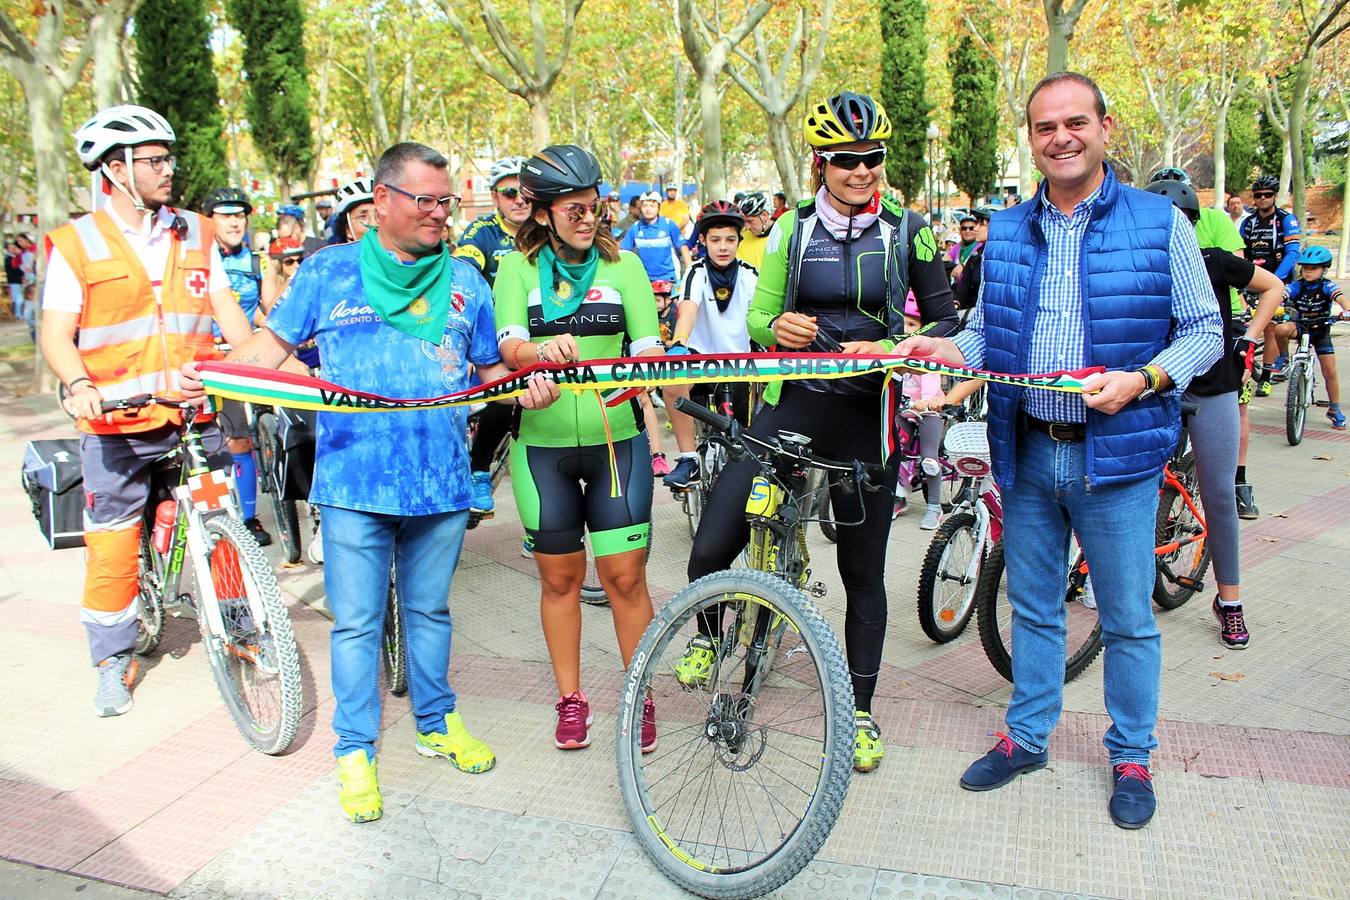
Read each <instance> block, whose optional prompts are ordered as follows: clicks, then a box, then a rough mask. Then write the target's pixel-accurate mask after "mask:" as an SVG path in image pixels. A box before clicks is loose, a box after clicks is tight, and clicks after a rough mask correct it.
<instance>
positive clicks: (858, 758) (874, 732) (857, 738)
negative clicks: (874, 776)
mask: <svg viewBox="0 0 1350 900" xmlns="http://www.w3.org/2000/svg"><path fill="white" fill-rule="evenodd" d="M885 755H886V748H885V746H883V745H882V743H881V729H880V728H878V727H877V723H876V721H875V720H873V718H872V714H871V713H867V712H863V711H862V710H860V709H859V710H854V712H853V771H855V772H870V771H872V770H873V769H875V768H876V767H877V766H879V765H881V758H882V757H883V756H885Z"/></svg>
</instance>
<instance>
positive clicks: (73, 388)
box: [66, 375, 98, 393]
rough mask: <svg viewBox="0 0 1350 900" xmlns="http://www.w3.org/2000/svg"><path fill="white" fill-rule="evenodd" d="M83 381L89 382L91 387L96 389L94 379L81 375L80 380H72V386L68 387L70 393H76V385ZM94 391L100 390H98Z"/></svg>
mask: <svg viewBox="0 0 1350 900" xmlns="http://www.w3.org/2000/svg"><path fill="white" fill-rule="evenodd" d="M81 381H87V382H89V386H90V387H94V379H92V378H90V377H89V376H88V375H81V376H80V377H79V378H76V379H74V380H72V381H71V382H70V384H68V385H66V390H68V391H70V392H71V393H74V392H75V385H77V384H79V383H80V382H81ZM94 389H95V390H98V389H97V388H94Z"/></svg>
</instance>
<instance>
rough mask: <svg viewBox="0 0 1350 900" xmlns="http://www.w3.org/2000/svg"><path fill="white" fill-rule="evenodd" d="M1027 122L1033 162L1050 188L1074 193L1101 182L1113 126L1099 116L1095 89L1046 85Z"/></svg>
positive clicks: (1071, 83)
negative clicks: (1100, 177)
mask: <svg viewBox="0 0 1350 900" xmlns="http://www.w3.org/2000/svg"><path fill="white" fill-rule="evenodd" d="M1027 118H1028V120H1029V122H1030V125H1029V131H1030V133H1031V153H1032V157H1033V158H1034V159H1035V161H1036V168H1038V169H1040V170H1041V172H1042V174H1044V175H1045V177H1046V179H1047V180H1048V181H1049V182H1050V184H1051V186H1053V187H1055V188H1056V189H1058V190H1063V191H1073V190H1074V189H1075V188H1076V187H1082V186H1085V185H1089V184H1091V183H1092V182H1094V181H1095V180H1096V179H1097V178H1098V177H1099V175H1100V173H1101V170H1102V161H1103V160H1105V159H1106V145H1107V143H1108V142H1109V141H1110V139H1111V128H1112V126H1113V124H1114V123H1113V122H1112V119H1111V117H1110V116H1099V115H1098V113H1097V106H1096V97H1095V96H1094V95H1093V92H1092V90H1091V89H1090V88H1088V87H1087V86H1086V85H1083V84H1080V83H1078V82H1076V81H1058V82H1055V83H1054V84H1049V85H1046V86H1045V87H1043V88H1041V90H1040V92H1039V93H1037V94H1036V96H1035V97H1034V98H1033V99H1032V101H1031V105H1030V106H1029V107H1028V109H1027Z"/></svg>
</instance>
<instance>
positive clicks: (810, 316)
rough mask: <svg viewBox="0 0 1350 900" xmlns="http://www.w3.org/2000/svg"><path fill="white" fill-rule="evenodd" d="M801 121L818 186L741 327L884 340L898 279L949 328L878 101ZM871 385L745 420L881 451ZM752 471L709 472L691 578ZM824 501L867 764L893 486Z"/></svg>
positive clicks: (807, 389)
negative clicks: (892, 193)
mask: <svg viewBox="0 0 1350 900" xmlns="http://www.w3.org/2000/svg"><path fill="white" fill-rule="evenodd" d="M804 124H805V132H806V140H807V143H808V144H810V145H811V147H812V148H814V151H813V160H812V167H811V172H812V181H813V187H814V188H815V191H816V194H815V197H814V198H813V199H812V200H811V201H810V202H808V203H805V204H801V205H799V206H797V207H796V208H795V209H789V210H788V211H787V212H785V213H783V215H782V216H781V217H779V219H778V220H777V221H776V222H775V223H774V226H773V230H772V231H770V232H769V238H768V241H767V243H766V245H765V251H764V262H763V264H762V265H761V266H760V270H759V279H758V281H757V282H756V283H755V296H754V299H753V300H751V302H750V310H749V312H748V313H747V314H746V323H747V325H748V326H749V332H750V339H751V340H753V341H756V342H758V343H760V344H763V345H765V346H768V345H769V344H777V345H779V346H780V347H784V348H787V349H791V350H802V349H806V350H813V351H831V350H833V351H835V352H843V353H886V352H889V351H890V349H891V348H892V347H893V346H894V345H895V343H896V342H898V340H899V339H900V337H901V336H902V335H903V334H904V332H905V324H904V311H905V297H906V294H907V293H908V292H909V291H913V293H914V298H915V300H916V301H917V303H918V308H919V318H920V321H921V322H922V323H924V324H923V327H922V328H921V330H923V331H925V333H929V334H947V333H948V332H949V331H954V330H955V326H956V310H955V308H954V307H953V306H952V294H951V287H950V285H949V283H948V281H947V273H946V270H945V269H944V268H943V265H942V260H941V259H940V258H939V257H938V255H937V245H936V243H935V242H934V239H933V232H932V230H931V229H929V227H928V226H927V224H926V223H925V222H924V221H923V219H921V218H920V217H919V216H918V215H916V214H914V213H912V212H907V211H906V210H904V209H903V208H901V207H899V206H895V205H892V204H891V203H890V201H888V200H883V199H882V197H881V194H880V193H879V191H878V187H879V185H880V182H881V170H882V165H883V163H884V162H885V160H886V148H885V144H884V143H883V142H884V141H885V140H886V138H888V137H890V134H891V122H890V119H889V118H888V117H887V116H886V112H885V110H883V109H882V108H881V106H880V105H879V104H878V103H876V102H875V101H873V100H872V98H870V97H867V96H863V95H860V94H852V93H847V92H845V93H842V94H838V95H836V96H834V97H831V98H830V99H829V100H827V101H825V102H824V103H818V104H816V105H815V106H814V107H812V109H811V110H810V112H808V113H807V116H806V120H805V123H804ZM882 384H883V378H882V377H879V376H872V375H863V376H858V377H854V378H840V379H830V380H825V379H822V380H803V381H792V382H788V383H787V384H786V385H784V386H783V387H782V389H781V391H775V390H773V389H772V388H770V390H769V391H768V392H766V394H765V401H766V403H769V404H772V408H770V409H766V410H764V411H761V412H760V413H759V415H758V417H757V418H756V419H755V422H754V424H753V425H752V426H751V428H750V431H751V433H752V434H756V435H759V436H761V437H766V436H773V435H775V434H776V433H777V432H778V431H780V430H783V431H793V432H797V433H799V434H803V435H806V436H807V437H809V438H811V442H812V443H811V449H812V450H814V451H816V452H817V453H819V454H821V455H822V456H825V457H827V458H830V459H858V460H862V461H863V462H869V463H877V462H882V461H883V460H882V450H881V439H880V435H881V423H882V421H883V418H882ZM896 388H897V389H898V388H899V385H898V384H897V385H896ZM891 465H892V466H894V463H893V462H892V463H891ZM753 475H754V466H753V464H752V462H751V461H740V462H735V463H732V464H731V465H730V466H728V467H727V468H726V470H725V471H724V472H723V473H722V477H721V478H720V479H718V482H717V484H716V486H715V487H714V488H713V490H712V493H711V495H710V496H709V498H708V505H707V508H706V509H704V511H703V518H702V521H701V523H700V525H699V529H698V534H697V535H696V536H695V538H694V549H693V552H692V553H691V554H690V557H689V579H690V580H691V581H693V580H695V579H697V578H701V577H702V576H704V575H707V574H709V573H710V572H716V571H718V570H720V569H725V568H727V567H728V566H729V565H731V563H732V561H733V560H734V559H735V558H736V555H737V554H738V553H740V552H741V548H742V547H744V546H745V544H746V541H747V540H748V537H749V526H748V525H747V523H746V518H745V502H746V497H747V495H748V494H749V492H750V484H751V479H752V477H753ZM894 483H895V475H894V469H892V475H891V484H894ZM831 500H832V501H833V509H834V513H835V517H836V519H838V520H840V523H841V524H839V526H838V528H839V545H838V547H839V577H840V580H841V581H843V583H844V591H845V593H846V595H847V598H846V599H847V611H846V614H845V617H844V646H845V648H846V650H847V653H848V664H849V670H850V672H851V673H852V676H853V696H854V704H855V707H856V715H855V720H856V721H855V725H856V728H855V738H854V751H853V765H854V768H855V769H857V770H858V771H860V772H868V771H871V770H872V769H875V768H876V767H877V765H879V764H880V762H881V758H882V756H883V754H884V749H883V747H882V743H881V730H880V728H879V727H878V726H877V724H876V721H875V720H874V718H873V716H872V694H873V692H874V691H875V689H876V684H877V675H878V673H879V671H880V668H881V649H882V642H883V640H884V638H885V634H886V587H885V583H884V574H885V566H886V540H887V538H888V537H889V535H890V528H891V498H890V496H889V495H887V494H886V493H884V492H875V493H873V492H866V493H864V492H855V493H847V492H845V491H844V490H843V489H842V487H841V486H840V485H839V484H837V483H836V484H833V485H832V486H831ZM860 504H861V506H860ZM860 519H861V520H862V521H861V522H859V520H860ZM843 522H858V523H859V524H856V525H845V524H842V523H843ZM700 630H701V631H702V632H703V634H701V635H700V636H698V637H695V638H694V639H693V640H692V641H691V642H690V645H689V649H688V651H687V652H686V653H685V655H684V657H683V658H682V659H681V661H680V664H679V667H678V669H677V675H678V676H679V678H680V680H681V681H683V682H684V683H686V684H690V683H695V682H697V681H699V680H701V679H702V678H703V677H706V673H707V671H708V670H709V669H710V668H711V665H712V661H713V660H714V659H715V657H716V643H715V642H716V633H717V630H718V627H716V626H715V623H710V622H703V623H701V628H700Z"/></svg>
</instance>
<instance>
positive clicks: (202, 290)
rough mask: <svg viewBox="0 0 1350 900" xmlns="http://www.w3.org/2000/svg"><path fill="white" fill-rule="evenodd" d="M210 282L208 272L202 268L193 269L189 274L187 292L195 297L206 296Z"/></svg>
mask: <svg viewBox="0 0 1350 900" xmlns="http://www.w3.org/2000/svg"><path fill="white" fill-rule="evenodd" d="M208 283H209V282H208V281H207V279H206V273H205V272H203V271H202V270H201V269H193V270H192V271H191V272H188V274H187V292H188V293H189V294H191V295H192V296H194V297H198V298H201V297H205V296H206V286H207V284H208Z"/></svg>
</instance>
